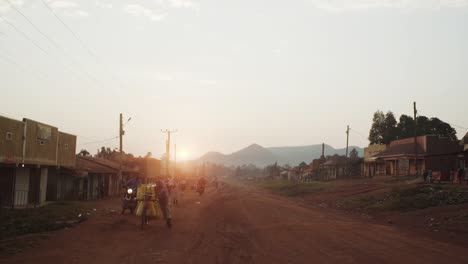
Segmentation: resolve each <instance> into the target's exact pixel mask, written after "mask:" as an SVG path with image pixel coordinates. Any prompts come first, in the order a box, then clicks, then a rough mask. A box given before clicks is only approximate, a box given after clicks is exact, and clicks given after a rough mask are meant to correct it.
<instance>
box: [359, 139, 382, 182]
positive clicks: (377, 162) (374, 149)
mask: <svg viewBox="0 0 468 264" xmlns="http://www.w3.org/2000/svg"><path fill="white" fill-rule="evenodd" d="M386 148H387V145H384V144H373V145H369V146H368V147H367V148H364V161H363V164H362V176H364V177H369V178H372V177H374V176H382V175H385V174H386V172H385V162H384V161H383V159H377V158H376V157H374V156H375V155H377V154H379V153H380V152H382V151H384V150H385V149H386Z"/></svg>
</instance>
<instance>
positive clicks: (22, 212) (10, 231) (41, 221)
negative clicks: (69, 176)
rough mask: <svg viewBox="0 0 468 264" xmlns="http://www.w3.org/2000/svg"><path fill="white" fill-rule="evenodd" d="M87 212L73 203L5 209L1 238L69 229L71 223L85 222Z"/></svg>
mask: <svg viewBox="0 0 468 264" xmlns="http://www.w3.org/2000/svg"><path fill="white" fill-rule="evenodd" d="M86 212H87V210H86V208H84V207H83V206H81V205H79V204H77V203H73V202H57V203H52V204H49V205H46V206H43V207H39V208H26V209H14V210H12V209H3V210H2V213H1V215H0V237H1V238H10V237H15V236H19V235H25V234H30V233H39V232H47V231H53V230H57V229H61V228H64V227H68V226H70V224H69V223H67V222H69V221H83V220H85V219H86V216H87V214H86ZM79 214H81V217H80V218H79V217H78V215H79Z"/></svg>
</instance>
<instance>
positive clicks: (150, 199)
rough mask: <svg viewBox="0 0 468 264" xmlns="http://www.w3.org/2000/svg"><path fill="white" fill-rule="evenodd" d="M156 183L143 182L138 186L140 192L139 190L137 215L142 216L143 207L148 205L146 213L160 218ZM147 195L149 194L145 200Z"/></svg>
mask: <svg viewBox="0 0 468 264" xmlns="http://www.w3.org/2000/svg"><path fill="white" fill-rule="evenodd" d="M155 187H156V185H154V184H142V185H140V186H139V187H138V192H137V200H138V205H137V210H136V215H137V216H141V214H142V213H143V208H144V206H145V203H147V204H146V206H147V209H146V210H147V211H146V215H147V216H150V217H155V218H159V216H160V213H159V208H157V207H158V204H157V203H156V201H157V193H156V188H155ZM145 195H146V196H147V199H146V201H145Z"/></svg>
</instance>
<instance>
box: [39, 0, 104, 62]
mask: <svg viewBox="0 0 468 264" xmlns="http://www.w3.org/2000/svg"><path fill="white" fill-rule="evenodd" d="M41 2H42V4H44V6H45V7H46V8H47V9H49V11H50V12H51V13H52V14H53V15H54V16H55V18H57V20H58V21H60V23H62V25H63V26H64V27H65V28H66V29H67V30H68V31H69V32H70V33H71V34H72V35H73V37H74V38H75V39H76V40H78V42H79V43H80V44H81V46H82V47H83V48H84V49H85V50H86V51H87V52H88V53H89V55H90V56H91V57H93V58H95V59H96V55H95V54H94V52H93V51H92V50H91V49H90V48H89V47H88V46H87V45H86V44H85V43H84V42H83V41H82V40H81V38H80V37H78V35H77V34H76V33H75V32H74V31H73V30H72V29H71V27H69V26H68V25H67V24H66V23H65V21H63V20H62V19H61V18H60V17H59V16H58V15H57V13H55V11H54V10H53V9H52V8H51V7H50V6H49V4H47V3H46V2H45V1H44V0H41Z"/></svg>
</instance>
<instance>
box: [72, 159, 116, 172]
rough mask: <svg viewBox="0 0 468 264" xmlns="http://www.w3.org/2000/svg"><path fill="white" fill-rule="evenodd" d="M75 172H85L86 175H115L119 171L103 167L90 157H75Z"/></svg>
mask: <svg viewBox="0 0 468 264" xmlns="http://www.w3.org/2000/svg"><path fill="white" fill-rule="evenodd" d="M75 170H77V171H86V172H88V173H104V174H113V173H117V172H118V171H119V170H118V169H114V168H111V167H109V166H105V165H103V164H101V163H99V162H97V161H96V158H90V157H77V158H76V166H75Z"/></svg>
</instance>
